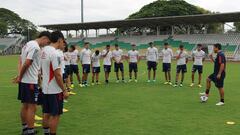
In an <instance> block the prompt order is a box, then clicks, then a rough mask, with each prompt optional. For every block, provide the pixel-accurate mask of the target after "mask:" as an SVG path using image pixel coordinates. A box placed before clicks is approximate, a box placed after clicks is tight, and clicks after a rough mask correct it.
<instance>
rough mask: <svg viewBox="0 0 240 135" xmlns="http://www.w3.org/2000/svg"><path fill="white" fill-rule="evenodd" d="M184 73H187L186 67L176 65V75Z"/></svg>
mask: <svg viewBox="0 0 240 135" xmlns="http://www.w3.org/2000/svg"><path fill="white" fill-rule="evenodd" d="M180 72H182V73H186V72H187V65H186V64H185V65H177V73H180Z"/></svg>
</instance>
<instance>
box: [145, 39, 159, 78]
mask: <svg viewBox="0 0 240 135" xmlns="http://www.w3.org/2000/svg"><path fill="white" fill-rule="evenodd" d="M149 46H150V47H149V48H148V49H147V52H146V59H147V66H148V81H147V82H151V81H150V78H151V69H153V82H156V70H157V65H158V59H159V55H158V49H157V48H156V47H154V45H153V43H152V42H150V43H149Z"/></svg>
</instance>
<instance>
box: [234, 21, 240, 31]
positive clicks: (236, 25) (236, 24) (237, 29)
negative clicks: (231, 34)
mask: <svg viewBox="0 0 240 135" xmlns="http://www.w3.org/2000/svg"><path fill="white" fill-rule="evenodd" d="M233 25H234V26H235V29H236V32H240V22H234V24H233Z"/></svg>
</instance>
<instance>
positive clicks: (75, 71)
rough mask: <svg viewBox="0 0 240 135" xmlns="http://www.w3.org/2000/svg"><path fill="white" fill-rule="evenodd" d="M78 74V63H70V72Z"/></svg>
mask: <svg viewBox="0 0 240 135" xmlns="http://www.w3.org/2000/svg"><path fill="white" fill-rule="evenodd" d="M73 73H75V74H78V73H79V68H78V65H70V74H73Z"/></svg>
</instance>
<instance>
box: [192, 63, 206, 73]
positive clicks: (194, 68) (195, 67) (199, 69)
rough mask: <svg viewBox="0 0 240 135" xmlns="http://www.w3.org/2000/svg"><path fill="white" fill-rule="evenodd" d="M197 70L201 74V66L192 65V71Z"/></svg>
mask: <svg viewBox="0 0 240 135" xmlns="http://www.w3.org/2000/svg"><path fill="white" fill-rule="evenodd" d="M196 71H198V73H199V74H201V73H202V72H203V66H201V65H193V67H192V72H194V73H195V72H196Z"/></svg>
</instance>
